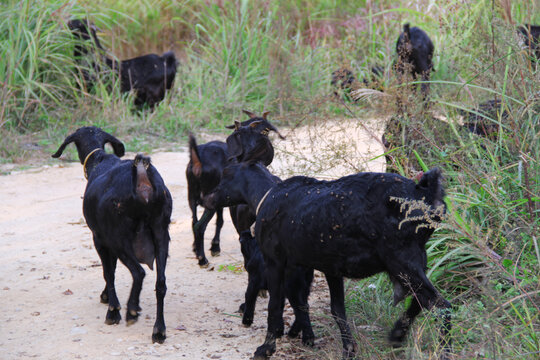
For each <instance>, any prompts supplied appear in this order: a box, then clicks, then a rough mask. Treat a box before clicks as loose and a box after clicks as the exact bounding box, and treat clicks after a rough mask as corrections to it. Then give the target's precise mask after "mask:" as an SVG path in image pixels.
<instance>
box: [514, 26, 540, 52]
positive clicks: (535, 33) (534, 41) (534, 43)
mask: <svg viewBox="0 0 540 360" xmlns="http://www.w3.org/2000/svg"><path fill="white" fill-rule="evenodd" d="M518 33H519V34H520V35H521V36H522V37H523V41H524V42H525V46H526V48H527V49H528V50H529V51H530V52H531V54H532V53H534V54H535V55H536V59H537V60H540V25H531V24H525V25H522V26H520V27H518Z"/></svg>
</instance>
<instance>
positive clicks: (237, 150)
mask: <svg viewBox="0 0 540 360" xmlns="http://www.w3.org/2000/svg"><path fill="white" fill-rule="evenodd" d="M244 112H245V113H246V114H248V115H250V119H249V120H248V121H246V122H244V123H243V124H246V125H245V126H242V124H241V123H239V122H238V121H236V122H235V125H234V126H235V131H234V132H233V133H232V134H231V135H229V137H228V138H227V142H226V143H224V142H222V141H211V142H208V143H206V144H202V145H197V143H196V141H195V138H194V137H193V136H190V139H189V153H190V161H189V163H188V165H187V168H186V178H187V187H188V202H189V208H190V209H191V213H192V228H193V236H194V241H193V251H194V252H195V255H196V256H197V259H198V262H199V265H200V266H201V267H206V266H208V259H207V258H206V256H205V254H204V232H205V231H206V227H207V225H208V223H209V222H210V220H211V219H212V217H213V216H214V214H215V213H217V220H216V232H215V235H214V238H213V239H212V245H211V248H210V252H211V254H212V256H218V255H219V253H220V252H221V249H220V246H219V243H220V232H221V228H222V227H223V208H218V209H215V210H208V209H205V210H204V213H203V215H202V217H201V218H200V219H198V218H197V206H198V205H201V199H202V196H204V195H205V194H208V193H210V192H211V191H212V190H213V189H214V188H215V187H216V186H217V185H218V184H219V181H220V179H221V173H222V171H223V169H224V168H225V166H227V164H228V163H229V162H230V161H242V160H243V159H245V158H247V157H250V158H255V159H257V160H258V161H261V162H262V163H263V164H264V165H269V164H270V163H271V162H272V160H273V159H274V147H273V146H272V143H271V142H270V139H268V136H267V135H268V132H269V131H275V132H276V133H278V135H280V136H281V134H279V132H278V130H277V129H276V128H275V127H274V126H273V125H272V124H270V123H269V122H268V120H266V116H267V115H268V113H267V112H266V113H264V114H263V117H258V116H256V115H255V114H253V113H251V112H249V111H246V110H244ZM240 210H241V209H240ZM236 213H237V210H236V209H231V216H232V218H233V222H234V223H235V226H236V225H237V216H236ZM252 221H254V220H252ZM248 227H249V226H248ZM237 229H238V227H237ZM241 230H244V228H242V227H241V228H240V230H239V232H240V231H241Z"/></svg>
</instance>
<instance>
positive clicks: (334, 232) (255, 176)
mask: <svg viewBox="0 0 540 360" xmlns="http://www.w3.org/2000/svg"><path fill="white" fill-rule="evenodd" d="M268 178H269V172H268V170H267V169H265V168H264V167H262V166H256V165H252V166H250V167H242V164H239V165H231V166H229V167H227V168H226V169H225V171H224V172H223V179H222V183H221V184H220V185H219V187H218V189H219V191H216V192H215V193H214V194H215V195H211V196H208V199H205V204H206V205H207V206H209V205H211V204H212V203H213V202H215V203H217V204H221V203H223V202H232V201H234V200H233V199H234V198H235V196H237V195H235V193H234V192H232V191H231V190H230V189H231V185H227V186H225V185H224V184H225V181H226V180H227V184H237V185H236V188H238V189H244V190H242V191H243V192H245V193H247V195H244V197H247V198H251V199H255V201H253V202H252V204H255V203H256V202H257V203H258V205H256V206H257V209H258V211H257V220H256V223H255V236H256V238H257V241H258V243H259V245H260V247H261V251H262V253H263V255H264V260H265V263H266V271H267V281H268V291H269V293H270V300H269V304H268V332H267V337H266V340H265V343H264V344H263V345H262V346H260V347H259V348H258V349H257V351H256V352H255V358H256V359H266V358H268V357H269V356H271V355H272V354H273V353H274V351H275V348H276V338H277V337H279V336H281V334H283V327H284V326H283V317H282V311H283V299H284V296H285V295H286V294H284V291H285V290H284V286H283V284H285V283H286V281H287V279H288V277H289V276H291V274H294V273H295V271H294V270H293V268H294V267H295V266H303V267H305V268H309V269H311V268H314V269H317V270H320V271H322V272H323V273H324V274H325V276H326V279H327V281H328V285H329V288H330V296H331V310H332V315H333V316H335V317H336V321H337V323H338V326H339V328H340V331H341V336H342V341H343V353H344V357H346V358H349V357H353V356H354V353H355V349H354V344H353V342H352V335H351V332H350V329H349V326H348V325H347V320H346V315H345V307H344V290H343V277H344V276H346V277H352V278H365V277H368V276H371V275H374V274H376V273H379V272H386V273H388V274H389V276H390V279H391V281H392V282H393V284H394V302H395V303H398V302H399V301H401V300H402V299H403V298H404V297H405V296H406V295H407V294H413V295H414V296H413V298H412V303H411V305H410V306H409V308H408V309H407V312H406V313H405V314H404V315H403V316H402V318H401V319H399V320H398V321H397V322H396V323H395V325H394V328H393V330H392V331H391V333H390V340H391V341H392V342H394V343H401V342H402V341H403V340H404V338H405V335H406V332H407V330H408V328H409V326H410V324H411V323H412V321H413V320H414V318H415V317H416V316H417V315H418V314H419V313H420V311H421V309H422V308H428V309H429V308H431V307H432V306H437V307H440V308H444V309H448V308H450V303H448V301H446V300H445V299H443V298H442V297H441V296H440V294H439V293H438V292H437V290H435V288H434V287H433V285H432V284H431V283H430V281H429V280H428V279H427V277H426V274H425V271H426V267H427V256H426V251H425V244H426V242H427V241H428V239H429V237H430V235H431V234H432V232H433V226H434V225H435V224H436V222H437V221H440V220H441V216H442V215H443V212H444V209H445V205H444V202H443V196H444V190H443V187H442V184H441V182H442V175H441V172H440V171H439V170H438V169H434V170H431V171H429V172H427V173H426V174H424V175H423V176H422V177H421V179H420V181H419V182H418V184H417V183H415V182H414V181H413V180H410V179H407V178H404V177H402V176H400V175H397V174H388V173H358V174H356V175H351V176H346V177H343V178H340V179H338V180H334V181H319V180H315V179H313V178H308V177H303V176H296V177H293V178H290V179H287V180H285V181H283V182H281V183H278V184H276V185H274V186H273V187H272V188H270V190H269V191H267V192H265V190H264V188H265V187H264V186H261V185H260V184H261V183H262V184H264V183H265V182H269V180H268ZM265 193H266V195H264V197H263V194H265ZM251 206H253V205H251ZM300 315H301V316H308V315H307V314H302V313H301V312H300ZM450 327H451V324H450V313H449V311H447V312H445V314H444V325H443V328H442V341H443V346H444V348H445V352H446V350H448V349H449V347H450V340H449V339H448V338H447V333H448V331H449V330H450Z"/></svg>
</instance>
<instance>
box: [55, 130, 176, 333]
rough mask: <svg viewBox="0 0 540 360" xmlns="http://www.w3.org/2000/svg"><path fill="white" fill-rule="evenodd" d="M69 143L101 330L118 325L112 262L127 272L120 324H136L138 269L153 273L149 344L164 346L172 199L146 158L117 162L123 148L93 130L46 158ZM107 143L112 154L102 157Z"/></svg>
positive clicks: (81, 132) (141, 272) (80, 133)
mask: <svg viewBox="0 0 540 360" xmlns="http://www.w3.org/2000/svg"><path fill="white" fill-rule="evenodd" d="M72 142H73V143H75V145H76V146H77V151H78V154H79V159H80V161H81V164H83V168H84V173H85V177H86V178H87V179H88V183H87V185H86V190H85V192H84V198H83V213H84V217H85V219H86V223H87V224H88V227H89V228H90V230H91V231H92V235H93V239H94V245H95V247H96V250H97V252H98V254H99V257H100V259H101V263H102V266H103V277H104V278H105V282H106V285H105V289H104V290H103V292H102V293H101V296H100V298H101V302H102V303H105V304H108V310H107V314H106V317H105V323H106V324H109V325H111V324H118V323H119V322H120V319H121V315H120V303H119V301H118V297H117V296H116V291H115V285H114V280H115V275H114V273H115V270H116V262H117V260H118V259H120V261H121V262H122V263H123V264H124V265H125V266H126V267H127V268H128V269H129V271H130V272H131V275H132V277H133V285H132V288H131V293H130V296H129V300H128V303H127V311H126V323H127V325H131V324H133V323H135V322H136V321H137V320H138V317H139V312H140V311H141V308H140V306H139V295H140V292H141V289H142V284H143V279H144V276H145V271H144V269H143V268H142V266H141V265H140V263H143V264H146V265H148V267H149V268H150V269H153V264H154V260H155V263H156V268H157V279H156V299H157V313H156V322H155V324H154V329H153V332H152V342H158V343H163V342H164V341H165V338H166V335H165V320H164V318H163V302H164V298H165V293H166V291H167V286H166V284H165V266H166V263H167V256H168V251H169V242H170V237H169V224H170V221H171V220H170V219H171V212H172V197H171V194H170V193H169V190H168V189H167V187H166V186H165V184H164V182H163V179H162V178H161V176H160V175H159V173H158V171H157V170H156V169H155V168H154V166H153V165H152V164H151V163H150V158H148V157H146V156H143V155H141V154H139V155H137V156H136V157H135V159H134V160H121V159H120V157H121V156H123V155H124V145H123V144H122V142H120V141H119V140H118V139H117V138H115V137H114V136H112V135H110V134H108V133H106V132H104V131H103V130H101V129H99V128H97V127H93V126H92V127H83V128H80V129H78V130H77V131H76V132H74V133H73V134H71V135H69V136H68V137H67V138H66V139H65V140H64V142H63V143H62V145H60V147H59V149H58V150H57V151H56V153H54V154H53V155H52V156H53V157H54V158H58V157H60V155H62V153H63V151H64V149H65V148H66V146H67V145H68V144H70V143H72ZM106 143H110V144H111V145H112V147H113V149H114V154H107V153H106V152H105V150H104V148H105V144H106Z"/></svg>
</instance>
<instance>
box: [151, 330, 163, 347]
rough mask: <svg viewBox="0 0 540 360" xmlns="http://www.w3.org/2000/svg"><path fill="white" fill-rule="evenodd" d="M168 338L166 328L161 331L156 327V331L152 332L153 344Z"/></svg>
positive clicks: (160, 342) (161, 342)
mask: <svg viewBox="0 0 540 360" xmlns="http://www.w3.org/2000/svg"><path fill="white" fill-rule="evenodd" d="M166 338H167V336H166V335H165V330H163V331H161V332H160V331H157V330H155V329H154V332H153V333H152V344H154V343H158V344H163V343H164V342H165V339H166Z"/></svg>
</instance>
